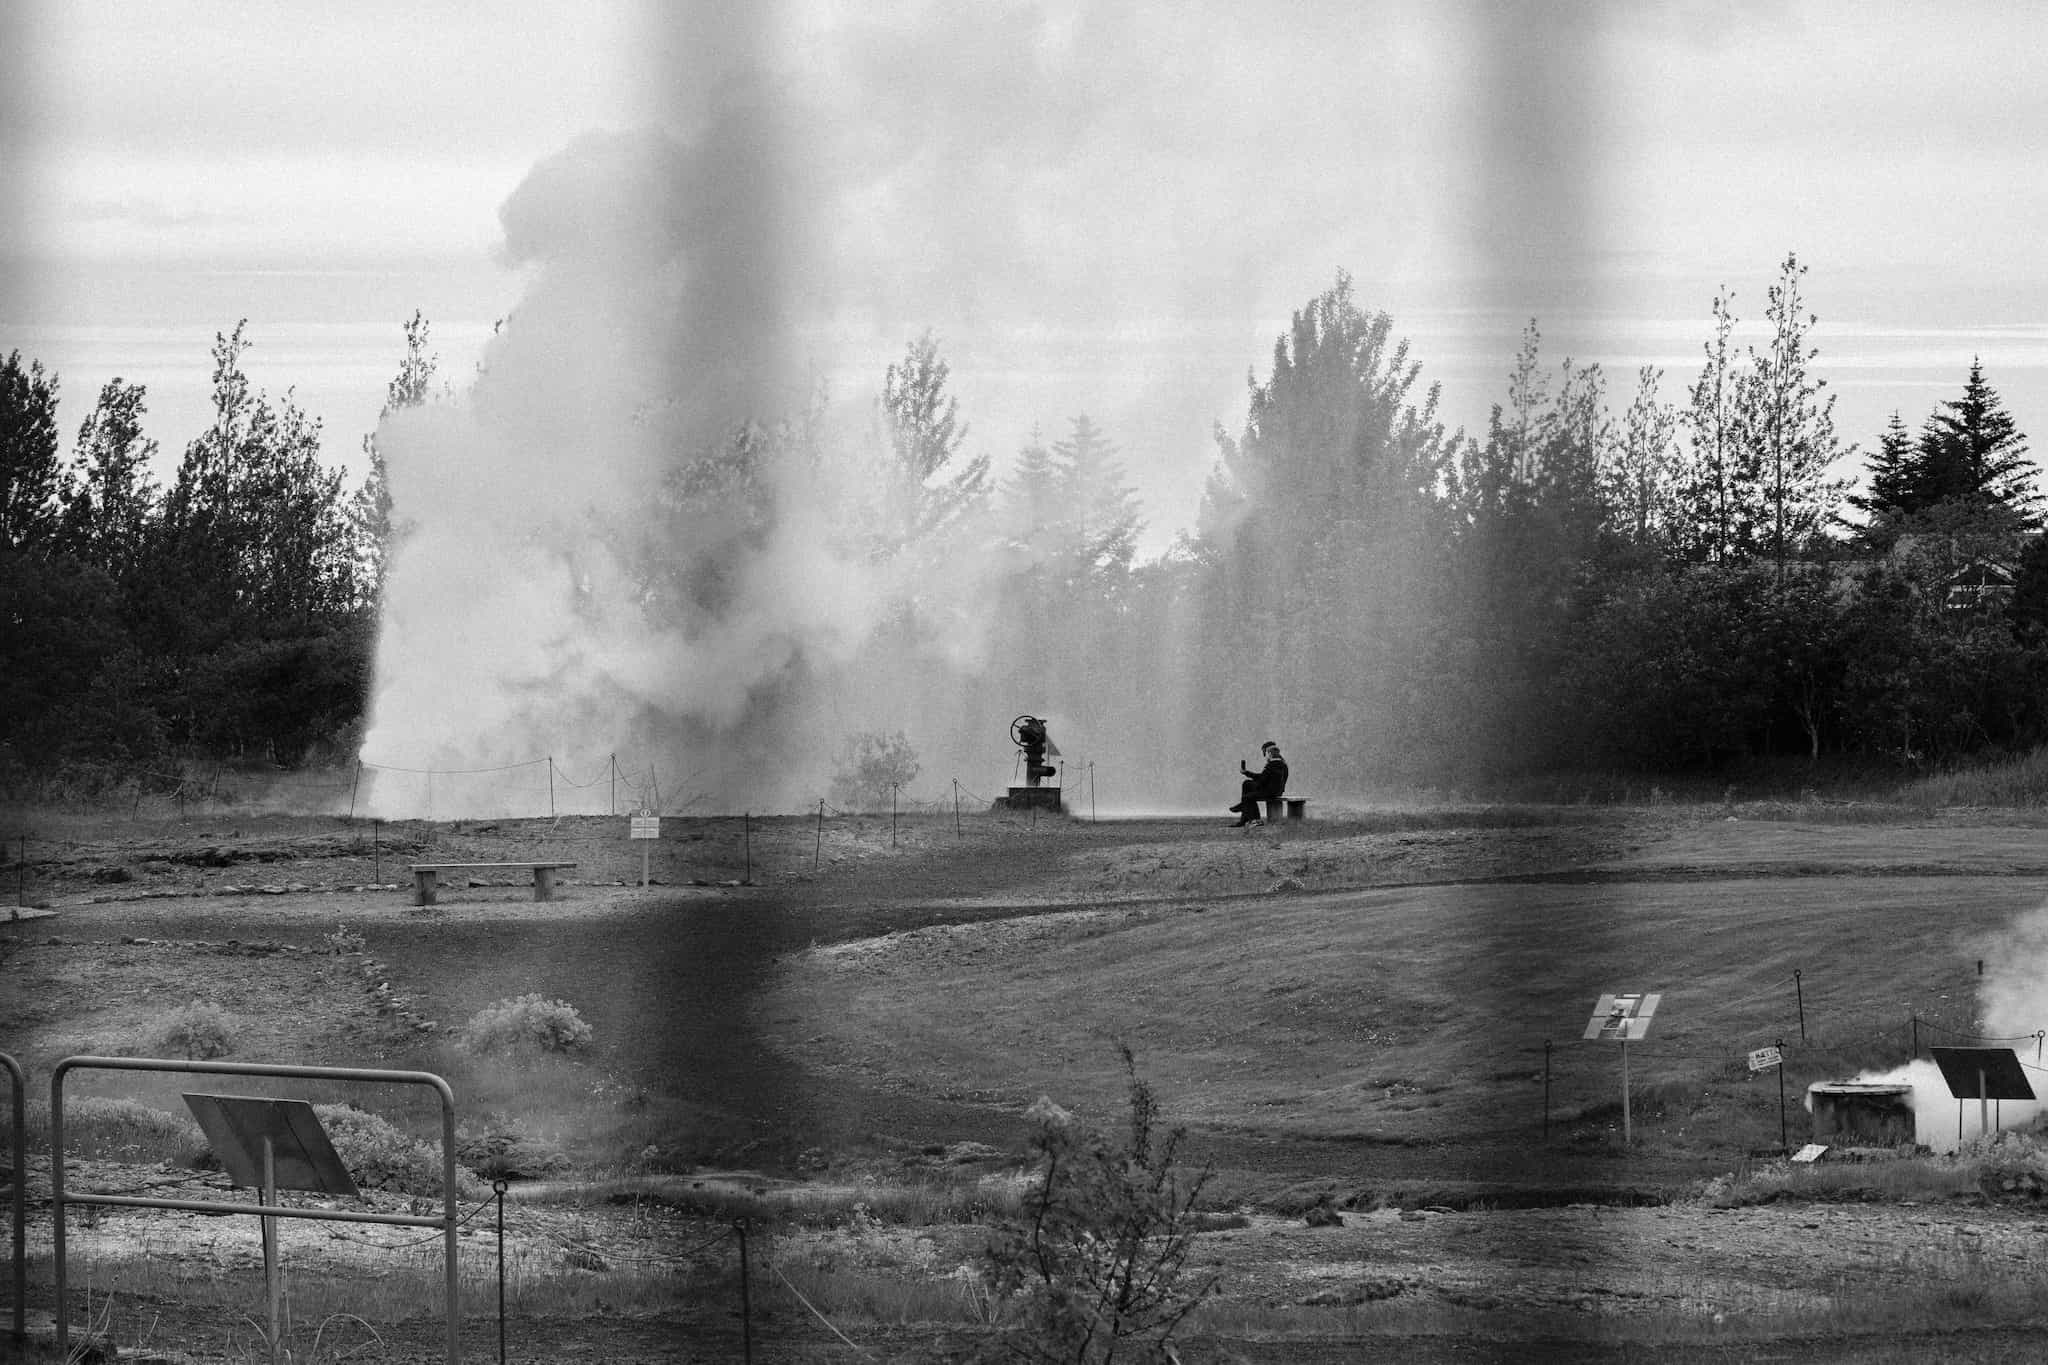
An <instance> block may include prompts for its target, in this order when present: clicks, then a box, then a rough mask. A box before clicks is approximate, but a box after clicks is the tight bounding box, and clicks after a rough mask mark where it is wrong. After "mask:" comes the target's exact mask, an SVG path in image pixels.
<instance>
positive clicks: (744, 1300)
mask: <svg viewBox="0 0 2048 1365" xmlns="http://www.w3.org/2000/svg"><path fill="white" fill-rule="evenodd" d="M732 1226H733V1230H734V1231H735V1232H737V1233H739V1237H740V1359H742V1360H744V1361H749V1362H751V1361H752V1360H753V1358H754V1310H753V1305H752V1304H751V1303H750V1302H749V1301H748V1292H747V1220H746V1219H744V1218H742V1219H740V1220H739V1221H738V1222H737V1223H734V1224H733V1225H732Z"/></svg>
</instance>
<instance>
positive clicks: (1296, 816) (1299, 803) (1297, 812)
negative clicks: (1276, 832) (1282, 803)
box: [1287, 796, 1308, 820]
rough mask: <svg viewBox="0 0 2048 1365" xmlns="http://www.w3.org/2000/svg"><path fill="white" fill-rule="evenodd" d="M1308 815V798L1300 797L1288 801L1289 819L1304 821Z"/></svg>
mask: <svg viewBox="0 0 2048 1365" xmlns="http://www.w3.org/2000/svg"><path fill="white" fill-rule="evenodd" d="M1307 815H1308V798H1307V797H1306V796H1303V797H1300V798H1289V800H1288V802H1287V818H1288V819H1290V820H1300V819H1303V818H1304V817H1306V816H1307Z"/></svg>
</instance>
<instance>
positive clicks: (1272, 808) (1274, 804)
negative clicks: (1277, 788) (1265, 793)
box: [1266, 796, 1283, 820]
mask: <svg viewBox="0 0 2048 1365" xmlns="http://www.w3.org/2000/svg"><path fill="white" fill-rule="evenodd" d="M1282 809H1283V803H1282V802H1281V800H1280V798H1279V797H1277V796H1276V797H1274V798H1273V799H1272V800H1270V801H1268V802H1266V818H1267V819H1268V820H1278V819H1279V818H1280V816H1281V813H1282Z"/></svg>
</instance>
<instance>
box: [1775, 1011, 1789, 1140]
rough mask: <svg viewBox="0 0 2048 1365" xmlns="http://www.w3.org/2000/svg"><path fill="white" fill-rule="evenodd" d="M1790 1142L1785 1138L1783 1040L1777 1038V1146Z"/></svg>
mask: <svg viewBox="0 0 2048 1365" xmlns="http://www.w3.org/2000/svg"><path fill="white" fill-rule="evenodd" d="M1790 1145H1791V1144H1790V1143H1789V1142H1788V1141H1786V1138H1785V1040H1784V1039H1783V1038H1780V1039H1779V1040H1778V1146H1779V1148H1780V1149H1783V1148H1786V1147H1789V1146H1790Z"/></svg>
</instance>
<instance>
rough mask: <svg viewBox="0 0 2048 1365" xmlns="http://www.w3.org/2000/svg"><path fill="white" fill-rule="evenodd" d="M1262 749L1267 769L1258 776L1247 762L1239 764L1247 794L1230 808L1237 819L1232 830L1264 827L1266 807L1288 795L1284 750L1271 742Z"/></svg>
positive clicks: (1259, 771) (1238, 762)
mask: <svg viewBox="0 0 2048 1365" xmlns="http://www.w3.org/2000/svg"><path fill="white" fill-rule="evenodd" d="M1259 749H1260V752H1262V753H1264V754H1265V756H1266V766H1265V767H1263V768H1261V769H1259V770H1258V771H1257V772H1253V771H1252V770H1251V769H1250V768H1248V767H1246V766H1245V762H1244V760H1243V759H1241V758H1240V759H1239V760H1238V761H1237V770H1238V771H1239V772H1241V773H1243V774H1244V792H1243V795H1241V796H1240V797H1239V798H1238V802H1237V804H1236V805H1234V806H1232V807H1231V808H1230V809H1231V810H1232V811H1233V812H1234V813H1235V814H1236V815H1237V824H1235V825H1232V826H1231V828H1232V829H1236V828H1238V827H1239V826H1243V825H1262V824H1264V823H1265V809H1264V805H1263V803H1264V802H1267V801H1278V800H1279V799H1280V798H1281V797H1282V796H1285V795H1286V794H1287V760H1286V759H1284V758H1282V757H1280V746H1279V745H1277V744H1275V743H1274V742H1273V741H1272V740H1270V739H1269V740H1267V741H1266V742H1265V743H1264V744H1262V745H1260V746H1259Z"/></svg>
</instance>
